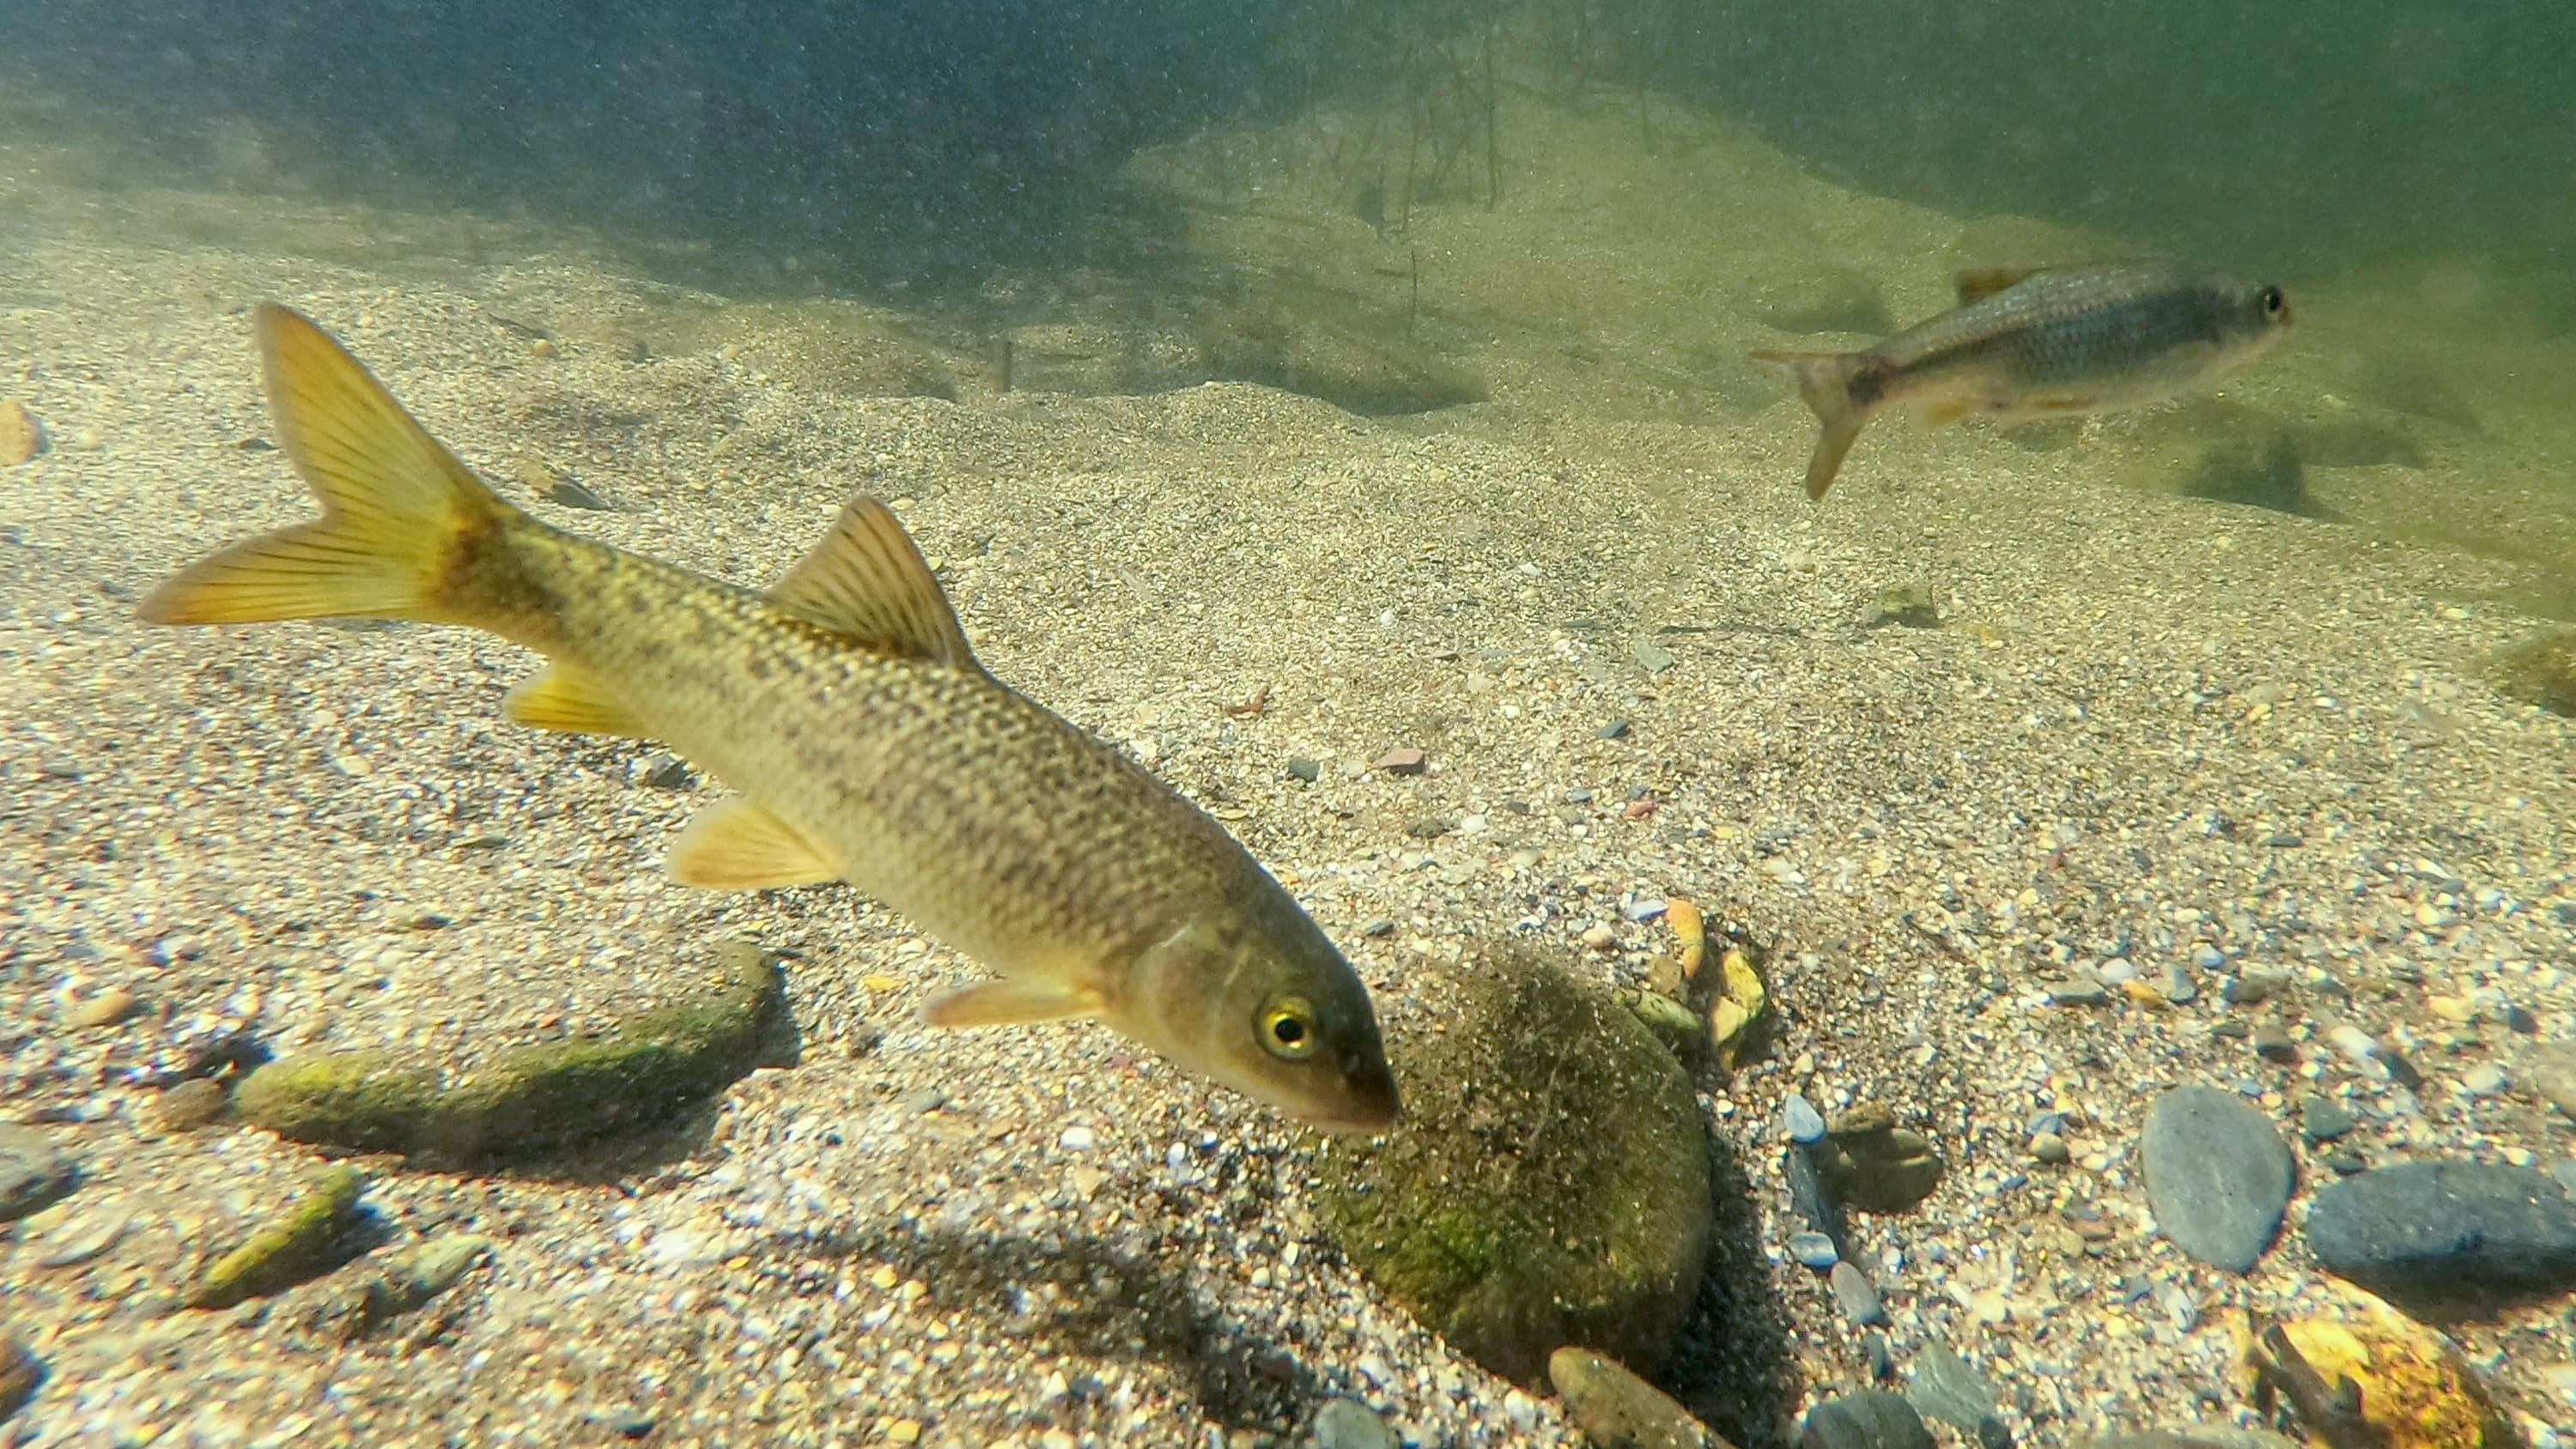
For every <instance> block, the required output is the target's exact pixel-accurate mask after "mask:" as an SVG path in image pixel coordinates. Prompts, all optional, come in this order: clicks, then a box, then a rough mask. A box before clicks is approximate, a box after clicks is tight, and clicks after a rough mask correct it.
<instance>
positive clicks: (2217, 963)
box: [2191, 941, 2227, 971]
mask: <svg viewBox="0 0 2576 1449" xmlns="http://www.w3.org/2000/svg"><path fill="white" fill-rule="evenodd" d="M2191 964H2192V965H2194V966H2196V967H2198V968H2199V969H2201V970H2203V971H2220V970H2224V969H2226V966H2227V953H2226V952H2224V951H2221V950H2219V949H2218V948H2217V947H2216V946H2213V945H2211V944H2209V943H2208V942H2206V941H2203V942H2201V943H2200V944H2199V945H2197V946H2194V947H2193V948H2192V951H2191Z"/></svg>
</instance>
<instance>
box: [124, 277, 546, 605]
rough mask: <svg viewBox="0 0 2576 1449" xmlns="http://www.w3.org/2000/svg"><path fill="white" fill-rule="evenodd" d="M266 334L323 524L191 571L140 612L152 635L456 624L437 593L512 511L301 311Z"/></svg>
mask: <svg viewBox="0 0 2576 1449" xmlns="http://www.w3.org/2000/svg"><path fill="white" fill-rule="evenodd" d="M257 326H258V333H259V355H260V375H261V378H262V380H263V382H264V384H265V385H266V388H267V391H268V408H269V417H270V419H271V421H272V422H273V424H274V426H275V428H276V431H277V444H278V447H279V448H280V449H282V450H283V451H284V452H285V454H286V456H287V458H288V459H289V460H290V461H291V462H293V463H294V465H295V471H296V472H298V473H300V474H302V475H303V477H304V482H305V485H306V486H307V487H310V488H311V489H312V490H313V495H314V497H316V498H318V499H320V500H321V503H322V516H321V518H319V519H317V520H315V521H314V522H311V523H299V524H296V525H295V526H294V527H292V528H283V529H279V530H278V531H277V532H275V533H264V534H261V535H260V536H258V537H257V538H249V539H244V540H243V541H241V542H240V543H236V544H233V545H232V546H231V547H229V548H225V549H223V550H221V551H220V552H217V553H215V554H212V555H209V556H208V557H206V558H203V559H200V560H198V561H197V562H195V563H193V564H190V565H189V566H188V567H187V568H185V569H182V570H181V571H180V572H179V573H177V574H176V575H174V576H172V577H171V578H170V579H169V580H167V581H166V582H164V583H163V584H162V585H161V586H160V587H159V588H157V589H154V590H153V591H152V592H151V594H150V595H148V596H146V597H145V599H144V600H143V603H142V606H141V607H140V608H138V609H137V610H136V613H137V614H139V615H140V616H141V617H142V618H144V619H145V620H147V621H149V622H151V623H155V624H246V623H251V622H254V621H257V620H263V619H315V618H325V617H333V616H365V617H375V618H405V619H451V618H453V617H454V616H453V615H452V614H451V613H450V611H449V610H448V609H447V608H445V607H443V606H442V604H441V597H442V595H443V594H446V593H450V592H453V590H452V588H451V587H450V586H451V585H452V584H453V583H454V582H456V581H457V578H458V576H459V575H461V574H462V572H463V571H464V569H465V568H466V567H467V566H468V565H469V563H470V562H471V560H472V558H473V557H474V554H475V546H476V545H477V544H478V543H482V542H485V541H488V540H490V539H493V538H495V537H497V535H498V531H499V527H500V525H501V524H502V523H503V521H504V519H505V518H506V517H507V515H508V514H509V513H510V512H512V511H513V510H511V509H510V506H509V505H508V504H506V503H503V502H502V501H501V500H500V499H499V498H498V497H496V496H494V494H493V493H492V490H491V489H489V488H486V487H485V486H484V485H483V481H482V480H481V479H479V478H477V477H475V476H474V471H473V470H472V469H470V468H468V467H466V466H465V464H464V463H462V462H460V461H459V460H458V459H457V457H456V455H455V454H453V453H450V452H449V451H447V449H446V448H445V447H443V446H441V445H440V444H439V442H438V440H437V439H435V438H433V437H431V436H430V435H429V434H428V433H427V432H426V431H424V430H423V429H422V428H421V426H420V424H419V423H416V422H414V421H412V417H411V415H410V414H409V413H406V412H404V411H403V409H402V404H400V403H397V402H395V401H394V400H393V396H392V394H390V393H388V392H386V391H385V390H384V388H383V386H382V385H380V384H379V383H377V381H376V380H375V379H374V378H373V377H370V376H368V375H367V370H366V369H365V368H364V367H361V366H359V365H358V361H357V359H356V358H353V357H351V356H350V355H349V354H348V353H347V352H345V351H343V350H342V349H341V347H340V344H338V343H336V342H334V341H332V340H331V339H330V337H329V336H328V335H326V334H325V333H324V332H323V331H322V329H321V328H319V327H316V326H314V325H313V323H312V322H311V321H310V320H308V319H307V318H305V317H304V316H303V315H302V314H300V313H297V312H294V311H292V310H290V309H288V308H285V307H281V306H278V305H277V304H276V303H274V302H271V303H265V304H263V305H262V306H261V307H260V309H259V314H258V321H257ZM460 622H462V621H460Z"/></svg>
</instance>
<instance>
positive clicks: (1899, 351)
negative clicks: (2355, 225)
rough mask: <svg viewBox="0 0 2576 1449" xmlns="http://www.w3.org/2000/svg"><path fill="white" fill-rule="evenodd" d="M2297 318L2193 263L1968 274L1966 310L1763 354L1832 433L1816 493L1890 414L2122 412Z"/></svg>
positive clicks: (1814, 483)
mask: <svg viewBox="0 0 2576 1449" xmlns="http://www.w3.org/2000/svg"><path fill="white" fill-rule="evenodd" d="M2289 325H2290V304H2289V302H2288V301H2287V300H2286V299H2285V298H2283V297H2282V295H2281V289H2280V288H2278V287H2274V286H2268V285H2265V286H2254V285H2249V284H2247V283H2245V282H2241V281H2238V280H2237V279H2236V278H2234V277H2231V276H2229V275H2228V274H2226V273H2225V272H2217V271H2211V270H2208V269H2206V268H2202V267H2194V266H2191V265H2188V264H2186V263H2181V262H2168V261H2140V262H2104V263H2097V264H2094V265H2089V266H2077V267H2052V268H2049V269H2047V270H2044V271H1983V272H1962V273H1960V274H1959V305H1958V306H1957V307H1956V308H1954V309H1952V310H1951V311H1948V312H1944V313H1942V314H1941V315H1940V316H1938V317H1935V318H1933V319H1932V320H1930V321H1928V322H1925V323H1923V324H1922V325H1921V326H1918V327H1914V328H1910V329H1908V330H1906V331H1904V332H1900V333H1898V334H1897V335H1896V336H1894V337H1891V338H1888V339H1887V340H1886V341H1884V342H1881V343H1878V344H1876V345H1875V346H1871V347H1864V348H1861V349H1860V350H1859V351H1856V352H1781V351H1762V352H1756V353H1754V354H1753V355H1754V356H1755V357H1757V358H1760V359H1761V360H1762V361H1764V362H1777V363H1781V364H1784V365H1785V366H1787V367H1788V369H1789V372H1790V375H1791V376H1792V377H1793V378H1795V379H1796V381H1797V384H1798V392H1799V394H1800V396H1802V397H1804V398H1805V399H1806V401H1807V406H1808V407H1810V408H1812V409H1814V410H1815V414H1816V421H1817V422H1818V424H1819V425H1820V430H1819V432H1818V435H1817V438H1816V454H1815V457H1814V458H1813V459H1812V460H1810V461H1809V462H1808V464H1807V496H1808V497H1810V498H1822V497H1824V496H1825V490H1826V489H1828V488H1830V487H1832V486H1833V483H1834V474H1835V473H1836V472H1837V471H1839V470H1840V469H1841V467H1842V462H1843V455H1844V454H1845V453H1848V452H1850V451H1851V446H1852V443H1853V441H1854V440H1855V439H1857V438H1859V436H1860V430H1861V428H1862V427H1863V426H1864V425H1866V424H1867V423H1868V422H1869V420H1870V417H1871V416H1872V415H1873V414H1875V413H1876V412H1878V410H1879V409H1881V408H1885V407H1890V406H1894V405H1897V404H1905V405H1907V406H1910V407H1912V408H1913V409H1914V410H1915V411H1916V412H1917V413H1918V414H1920V415H1921V416H1922V418H1923V419H1924V421H1925V422H1927V423H1929V424H1931V425H1932V426H1934V427H1939V426H1941V425H1943V424H1945V423H1949V422H1954V421H1956V420H1958V419H1959V418H1963V417H1966V416H1968V415H1970V414H1972V413H1975V414H1982V415H1984V416H1986V417H1989V418H1992V419H1994V420H1995V421H1997V422H2003V423H2013V422H2021V421H2024V420H2026V419H2030V418H2046V417H2064V416H2067V415H2070V414H2076V413H2104V412H2114V411H2117V410H2119V409H2121V408H2133V407H2139V406H2142V405H2144V404H2147V403H2152V402H2161V401H2163V400H2164V399H2166V398H2169V397H2173V396H2175V395H2176V394H2178V393H2182V392H2187V391H2189V390H2190V389H2192V388H2195V387H2199V386H2201V385H2203V384H2205V383H2207V382H2208V381H2210V380H2211V379H2212V378H2215V377H2217V376H2218V375H2219V374H2220V373H2223V372H2225V371H2227V370H2228V369H2229V368H2232V367H2235V366H2236V365H2238V364H2239V363H2242V362H2245V361H2247V360H2248V359H2250V358H2252V357H2254V356H2255V355H2256V354H2258V353H2260V352H2262V351H2263V349H2265V348H2267V347H2269V346H2271V345H2272V344H2273V343H2274V342H2276V341H2278V340H2279V339H2280V336H2281V333H2282V331H2283V330H2284V329H2286V328H2287V327H2288V326H2289Z"/></svg>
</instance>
